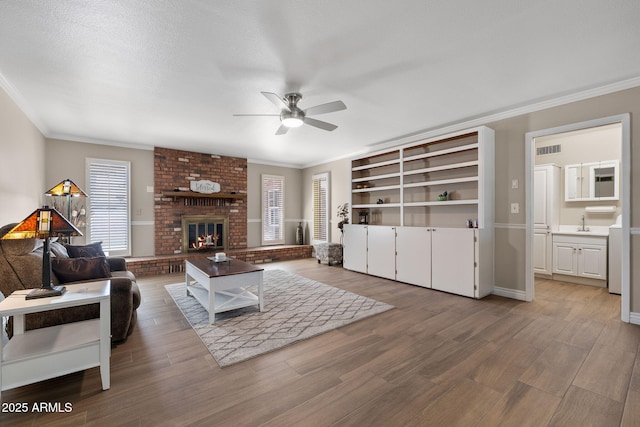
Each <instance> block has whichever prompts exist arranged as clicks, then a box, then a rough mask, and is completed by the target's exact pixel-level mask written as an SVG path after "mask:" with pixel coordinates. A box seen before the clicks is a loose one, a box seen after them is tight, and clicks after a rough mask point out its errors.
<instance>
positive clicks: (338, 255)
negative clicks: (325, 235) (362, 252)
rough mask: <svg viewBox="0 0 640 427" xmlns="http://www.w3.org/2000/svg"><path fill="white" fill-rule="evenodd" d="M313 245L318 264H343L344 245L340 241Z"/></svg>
mask: <svg viewBox="0 0 640 427" xmlns="http://www.w3.org/2000/svg"><path fill="white" fill-rule="evenodd" d="M313 247H314V249H315V252H316V259H317V260H318V264H327V265H335V264H342V245H341V244H340V243H316V244H314V245H313Z"/></svg>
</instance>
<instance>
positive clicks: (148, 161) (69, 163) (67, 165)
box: [44, 139, 154, 256]
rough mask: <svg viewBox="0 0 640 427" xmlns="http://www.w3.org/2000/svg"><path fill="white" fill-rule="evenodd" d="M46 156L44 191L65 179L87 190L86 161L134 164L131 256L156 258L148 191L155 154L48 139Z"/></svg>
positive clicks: (151, 204) (151, 183)
mask: <svg viewBox="0 0 640 427" xmlns="http://www.w3.org/2000/svg"><path fill="white" fill-rule="evenodd" d="M45 152H46V156H47V170H46V175H45V181H46V185H45V187H46V189H45V190H44V191H46V190H48V189H49V188H51V187H53V186H54V185H56V184H57V183H59V182H60V181H62V180H63V179H66V178H69V179H71V180H73V182H75V183H76V184H78V185H79V186H80V187H81V188H83V189H85V188H87V184H86V170H85V169H86V159H87V158H97V159H107V160H123V161H129V162H131V223H132V225H131V251H132V253H131V254H132V256H152V255H154V227H153V220H154V212H153V210H154V193H153V192H148V191H147V189H148V188H147V187H150V188H149V189H153V151H149V150H138V149H132V148H121V147H114V146H107V145H99V144H87V143H82V142H74V141H64V140H59V139H48V140H47V143H46V150H45ZM89 196H91V195H89ZM76 242H78V243H80V242H82V238H74V243H76Z"/></svg>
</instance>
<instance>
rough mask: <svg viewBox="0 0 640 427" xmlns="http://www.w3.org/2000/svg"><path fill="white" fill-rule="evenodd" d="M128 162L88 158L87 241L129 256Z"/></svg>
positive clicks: (106, 249)
mask: <svg viewBox="0 0 640 427" xmlns="http://www.w3.org/2000/svg"><path fill="white" fill-rule="evenodd" d="M130 168H131V164H130V163H129V162H123V161H117V160H101V159H87V182H88V183H89V186H88V189H87V190H88V193H89V198H88V199H87V202H88V205H89V216H88V218H89V220H88V222H87V241H88V242H87V243H94V242H102V248H103V249H104V250H105V251H108V252H109V255H120V256H126V255H131V245H130V238H129V236H130V234H131V233H130V225H129V224H130V214H129V175H130V173H129V171H130Z"/></svg>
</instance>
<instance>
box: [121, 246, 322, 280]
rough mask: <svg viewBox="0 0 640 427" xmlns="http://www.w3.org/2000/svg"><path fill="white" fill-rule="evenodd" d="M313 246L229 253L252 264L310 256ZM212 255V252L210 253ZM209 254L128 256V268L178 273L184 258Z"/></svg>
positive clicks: (136, 271) (139, 271)
mask: <svg viewBox="0 0 640 427" xmlns="http://www.w3.org/2000/svg"><path fill="white" fill-rule="evenodd" d="M312 250H313V246H311V245H298V246H293V245H282V246H270V247H263V248H249V249H236V250H233V251H229V252H228V253H227V255H229V256H231V257H233V258H236V259H239V260H242V261H245V262H248V263H250V264H262V263H268V262H275V261H288V260H292V259H301V258H310V257H311V254H312ZM208 255H209V256H211V254H208ZM206 256H207V254H204V255H201V254H194V255H189V256H187V255H184V254H180V255H173V256H161V257H149V258H127V259H126V262H127V270H129V271H131V272H132V273H133V274H134V275H135V276H136V277H145V276H158V275H161V274H168V273H177V272H181V271H184V260H185V259H187V258H196V257H199V258H202V257H206Z"/></svg>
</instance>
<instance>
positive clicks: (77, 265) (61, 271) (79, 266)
mask: <svg viewBox="0 0 640 427" xmlns="http://www.w3.org/2000/svg"><path fill="white" fill-rule="evenodd" d="M51 269H52V270H53V273H54V274H55V275H56V277H57V278H58V281H59V282H60V283H69V282H80V281H83V280H93V279H106V278H109V277H111V271H110V270H109V262H108V261H107V258H105V257H93V258H52V259H51Z"/></svg>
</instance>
